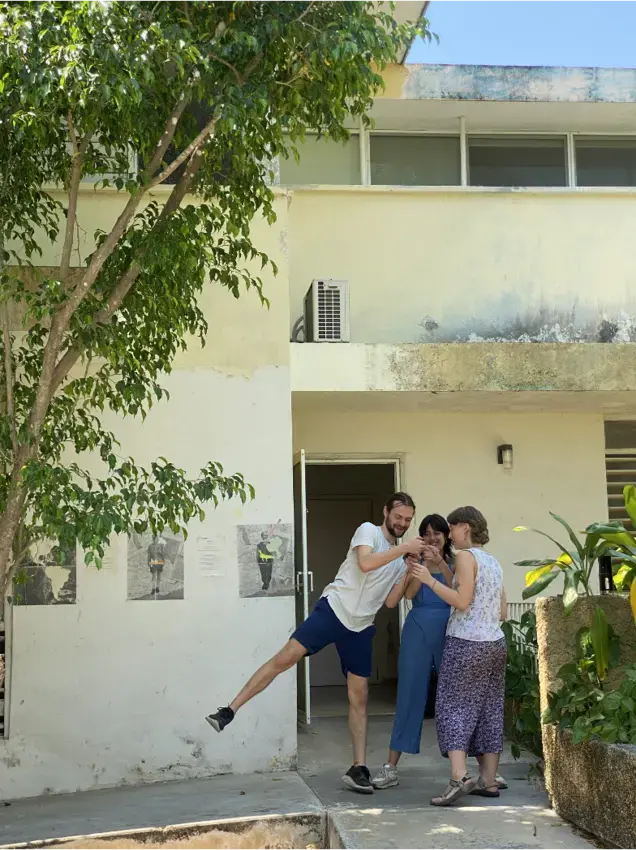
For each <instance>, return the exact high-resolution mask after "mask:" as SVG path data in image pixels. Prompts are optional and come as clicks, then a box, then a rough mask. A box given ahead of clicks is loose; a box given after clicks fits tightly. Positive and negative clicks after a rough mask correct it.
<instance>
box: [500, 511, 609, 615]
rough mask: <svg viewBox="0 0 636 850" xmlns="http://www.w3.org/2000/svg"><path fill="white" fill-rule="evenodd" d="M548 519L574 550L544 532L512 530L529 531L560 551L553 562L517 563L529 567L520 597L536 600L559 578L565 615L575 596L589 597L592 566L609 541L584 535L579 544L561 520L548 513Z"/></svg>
mask: <svg viewBox="0 0 636 850" xmlns="http://www.w3.org/2000/svg"><path fill="white" fill-rule="evenodd" d="M550 516H551V517H552V518H553V519H555V520H556V521H557V522H558V523H560V524H561V525H562V526H563V527H564V528H565V530H566V531H567V533H568V536H569V538H570V541H571V544H572V545H573V547H574V548H573V549H566V547H565V546H564V545H563V544H562V543H559V541H558V540H555V538H554V537H551V536H550V535H549V534H546V533H545V532H544V531H539V530H538V529H536V528H526V527H525V526H517V527H516V528H515V529H514V530H515V531H533V532H534V533H535V534H540V535H541V536H542V537H546V538H547V539H548V540H550V541H551V542H552V543H554V545H555V546H556V547H557V548H558V549H559V550H560V555H558V557H556V558H545V559H542V560H537V559H532V560H526V561H517V562H516V566H518V567H532V569H531V570H530V571H529V572H527V573H526V586H525V588H524V590H523V594H522V596H523V598H524V599H529V598H530V597H532V596H536V595H537V594H538V593H541V592H542V591H543V590H545V589H546V588H547V587H548V586H549V585H550V584H552V582H553V581H554V580H555V579H556V578H558V577H559V576H563V607H564V608H565V611H566V613H568V614H569V613H570V611H571V610H572V608H573V607H574V605H575V604H576V601H577V599H578V598H579V594H581V595H584V596H591V595H592V586H591V578H592V570H593V569H594V565H595V564H596V563H597V561H598V559H599V558H600V557H601V556H602V555H604V554H605V553H606V552H607V551H609V550H610V549H611V548H612V546H611V543H609V541H607V540H604V539H601V536H600V535H599V534H596V533H595V534H588V533H587V532H586V533H585V535H584V539H583V540H580V539H579V537H578V536H577V534H576V533H575V532H574V531H573V529H572V527H571V526H570V525H569V524H568V523H567V522H566V521H565V520H564V519H563V518H562V517H560V516H558V514H555V513H552V511H550Z"/></svg>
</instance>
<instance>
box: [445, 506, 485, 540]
mask: <svg viewBox="0 0 636 850" xmlns="http://www.w3.org/2000/svg"><path fill="white" fill-rule="evenodd" d="M446 519H447V520H448V524H449V525H459V523H460V522H466V523H468V525H469V526H470V536H471V538H472V541H473V543H476V544H477V545H478V546H485V545H486V543H488V541H489V540H490V535H489V534H488V523H487V522H486V517H485V516H484V515H483V514H482V512H481V511H478V510H477V508H473V507H471V506H470V505H467V506H466V507H463V508H455V510H454V511H451V513H449V515H448V516H447V517H446Z"/></svg>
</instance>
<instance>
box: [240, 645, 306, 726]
mask: <svg viewBox="0 0 636 850" xmlns="http://www.w3.org/2000/svg"><path fill="white" fill-rule="evenodd" d="M306 654H307V650H306V649H305V647H304V646H303V645H302V644H301V643H298V641H297V640H295V639H294V638H291V640H288V641H287V643H286V644H285V646H284V647H283V648H282V649H281V650H280V651H279V652H277V653H276V655H274V657H273V658H270V659H269V661H266V662H265V664H263V666H262V667H259V668H258V670H257V671H256V673H254V675H253V676H252V677H251V678H250V679H248V681H247V682H246V684H245V685H244V686H243V687H242V688H241V690H240V691H239V692H238V694H237V695H236V696H235V697H234V699H233V700H232V702H231V703H230V708H231V709H232V711H233V712H234V713H235V714H236V712H237V711H238V710H239V708H241V706H243V705H245V703H246V702H249V700H251V699H252V697H255V696H256V694H260V692H261V691H264V690H265V688H266V687H267V686H268V685H271V683H272V682H273V681H274V679H275V678H276V677H277V676H279V675H280V674H281V673H284V672H285V670H289V668H290V667H293V666H294V665H295V664H298V662H299V661H300V659H301V658H302V657H303V656H304V655H306Z"/></svg>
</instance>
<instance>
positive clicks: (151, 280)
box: [0, 0, 429, 604]
mask: <svg viewBox="0 0 636 850" xmlns="http://www.w3.org/2000/svg"><path fill="white" fill-rule="evenodd" d="M392 8H393V4H390V3H388V4H377V3H374V2H366V0H365V2H359V3H336V2H321V3H316V2H287V3H264V2H232V3H195V2H178V3H177V2H169V3H146V2H138V0H134V2H126V3H113V2H108V3H106V2H99V3H98V2H86V1H85V0H84V2H76V1H74V2H67V3H58V2H49V0H44V2H37V3H13V2H5V1H4V0H0V318H1V320H2V321H1V323H0V324H1V326H2V327H1V333H0V364H1V367H0V604H1V600H3V599H4V591H5V590H6V589H7V588H8V587H9V586H10V582H11V578H12V576H13V575H14V574H15V572H16V570H17V569H19V567H20V565H21V564H22V563H24V559H25V557H26V554H27V553H28V552H29V549H30V547H31V546H32V545H34V544H35V543H37V542H38V541H39V540H51V541H55V540H57V541H59V542H60V545H63V546H71V545H72V546H75V544H76V542H77V543H78V544H79V545H80V546H81V547H82V548H83V549H84V552H85V558H84V560H85V562H86V563H91V562H93V563H95V564H97V565H98V566H99V565H100V562H101V558H102V557H103V555H104V547H105V546H106V545H108V542H109V540H110V536H111V534H112V533H132V532H143V531H146V530H147V529H151V530H152V532H153V533H157V532H160V531H161V530H162V529H163V528H164V527H169V528H171V529H172V530H173V531H175V532H176V531H179V530H183V531H184V532H185V531H186V529H187V525H188V522H189V521H191V520H193V519H194V520H199V519H201V520H202V519H203V518H204V514H203V507H204V506H207V505H208V504H210V503H211V504H216V502H217V501H218V500H220V499H224V498H230V497H234V496H238V497H240V498H241V499H243V500H245V499H248V498H251V497H252V496H253V491H252V488H251V487H250V485H248V484H247V483H246V481H245V480H244V479H243V477H242V476H241V475H240V474H236V475H231V476H226V475H225V474H224V471H223V469H222V467H221V466H220V464H218V463H215V462H209V463H206V464H205V465H204V466H203V467H202V468H201V469H198V470H197V469H191V470H188V471H186V470H183V469H180V468H179V467H178V466H177V465H175V464H173V463H170V462H169V461H168V460H166V459H165V458H159V459H158V460H156V461H154V462H152V463H149V464H148V466H147V467H145V468H144V467H142V466H141V465H139V464H137V463H136V462H135V460H134V459H133V458H128V457H125V456H122V454H123V452H122V453H121V454H120V452H119V445H118V442H117V439H116V436H115V433H114V432H113V431H111V430H110V428H109V427H107V426H106V425H105V422H107V421H110V422H112V421H113V420H114V419H116V418H117V417H119V416H138V417H141V418H143V417H145V416H146V415H147V413H148V411H149V409H150V408H151V407H152V406H153V405H154V404H156V403H157V402H158V401H160V400H162V399H163V398H164V397H165V395H166V392H165V389H164V388H163V387H162V380H163V376H164V375H165V374H166V373H168V372H170V371H171V368H172V364H173V362H174V359H175V357H176V356H177V355H178V354H179V353H180V352H181V351H183V350H184V349H186V348H187V347H188V345H191V344H193V343H194V344H197V343H199V342H200V343H201V344H202V343H203V342H204V341H205V338H206V334H207V331H208V324H207V321H206V316H205V315H204V313H203V310H202V307H201V304H202V296H203V294H204V292H205V291H206V290H208V289H209V288H210V287H219V286H220V287H223V288H225V289H226V290H227V291H228V292H229V293H231V295H233V296H234V297H236V298H238V297H239V295H240V294H241V293H242V292H243V291H245V290H248V289H249V290H252V291H253V292H255V293H256V294H257V296H258V297H259V298H260V300H261V301H262V303H263V304H264V305H266V304H267V299H266V295H265V292H264V291H263V285H264V284H263V280H262V278H261V276H260V274H261V269H262V268H263V267H267V268H269V269H270V270H271V271H272V273H276V267H275V265H274V264H273V263H272V262H271V261H270V260H269V258H268V257H267V256H266V255H265V254H264V253H263V252H262V251H260V250H259V249H258V248H257V247H256V246H255V245H254V243H253V240H252V221H253V220H254V219H255V218H262V219H264V220H265V221H266V222H268V223H269V224H272V223H273V222H274V221H275V219H276V214H275V210H274V193H273V191H272V189H271V186H270V184H271V182H272V180H273V176H274V165H273V163H274V162H275V161H276V160H277V158H278V157H279V156H282V157H289V156H290V155H291V156H297V155H298V147H299V146H300V145H301V144H302V141H303V140H304V138H305V136H306V133H307V131H312V130H318V131H319V132H320V134H321V135H323V136H326V137H328V138H329V139H331V140H333V141H336V142H345V141H346V140H348V138H349V131H348V130H347V126H349V122H350V121H351V120H352V119H353V121H354V124H356V122H357V121H358V120H360V121H362V122H364V124H365V126H368V124H369V123H370V119H369V117H368V115H367V113H368V111H369V108H370V107H371V105H372V103H373V97H374V95H375V93H376V92H377V90H378V89H380V88H381V87H382V84H383V83H382V77H381V74H380V72H381V71H382V69H383V68H384V67H386V65H387V63H389V62H391V61H394V59H395V56H396V54H398V53H400V52H401V51H402V50H403V49H405V48H406V47H407V46H408V44H409V43H410V42H411V40H412V39H413V38H414V37H415V35H416V34H418V33H419V34H420V35H423V36H424V37H428V36H429V33H428V29H427V24H426V22H425V21H423V20H422V21H421V22H419V23H418V24H415V25H412V24H406V23H405V24H398V23H397V22H396V20H395V18H394V17H393V15H392ZM86 180H88V181H89V182H92V183H93V187H94V189H95V194H94V195H93V197H94V198H96V199H98V204H97V205H99V203H100V202H101V201H102V200H103V202H104V203H106V204H109V206H108V207H107V212H106V213H105V214H104V215H102V216H101V217H100V221H102V222H107V224H106V229H105V230H103V231H102V230H98V231H97V232H95V216H94V213H93V211H94V209H95V206H96V204H95V201H93V200H91V201H88V202H86V199H85V197H82V196H83V190H82V183H83V182H84V181H86ZM160 187H161V188H160ZM102 189H106V191H105V192H102ZM195 196H196V197H195ZM44 251H45V252H46V253H47V256H51V257H52V256H55V257H56V258H59V260H58V261H59V266H57V267H56V268H53V269H49V270H48V271H47V270H46V269H45V268H44V267H42V268H38V267H37V263H38V261H39V260H40V258H41V255H42V254H43V252H44ZM40 265H42V264H40ZM223 406H224V402H223V400H220V402H219V407H220V414H221V415H222V414H223V412H224V411H223ZM225 413H227V411H225ZM166 439H167V438H166ZM186 439H187V437H186ZM87 455H88V456H92V457H94V458H95V465H94V466H91V468H90V470H89V468H88V466H89V464H88V462H87V463H84V458H86V456H87Z"/></svg>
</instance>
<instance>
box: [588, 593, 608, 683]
mask: <svg viewBox="0 0 636 850" xmlns="http://www.w3.org/2000/svg"><path fill="white" fill-rule="evenodd" d="M608 626H609V624H608V622H607V617H606V616H605V612H604V611H603V609H602V608H600V607H599V606H598V605H597V606H596V608H595V609H594V615H593V617H592V626H591V628H590V639H591V641H592V646H593V647H594V662H595V664H596V675H597V676H598V678H599V680H600V681H601V682H602V681H604V679H605V676H606V674H607V668H608V667H609V627H608Z"/></svg>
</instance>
